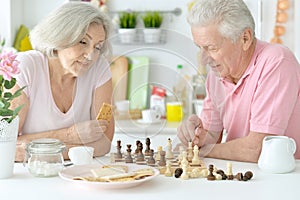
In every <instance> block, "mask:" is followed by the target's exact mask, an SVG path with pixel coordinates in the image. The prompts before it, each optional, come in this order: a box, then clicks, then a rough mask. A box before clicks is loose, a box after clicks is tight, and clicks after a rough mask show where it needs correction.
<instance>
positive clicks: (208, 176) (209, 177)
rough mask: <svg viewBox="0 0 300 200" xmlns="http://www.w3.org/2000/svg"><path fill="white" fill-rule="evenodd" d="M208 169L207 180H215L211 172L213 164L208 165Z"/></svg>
mask: <svg viewBox="0 0 300 200" xmlns="http://www.w3.org/2000/svg"><path fill="white" fill-rule="evenodd" d="M208 171H209V174H208V175H207V180H209V181H214V180H216V177H215V175H214V174H213V171H214V166H213V165H209V166H208Z"/></svg>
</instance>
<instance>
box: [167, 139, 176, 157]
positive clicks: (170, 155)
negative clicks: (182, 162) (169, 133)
mask: <svg viewBox="0 0 300 200" xmlns="http://www.w3.org/2000/svg"><path fill="white" fill-rule="evenodd" d="M166 158H167V159H172V158H174V156H173V152H172V140H171V139H170V138H169V139H168V146H167V152H166Z"/></svg>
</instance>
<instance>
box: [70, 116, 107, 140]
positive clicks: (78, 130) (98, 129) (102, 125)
mask: <svg viewBox="0 0 300 200" xmlns="http://www.w3.org/2000/svg"><path fill="white" fill-rule="evenodd" d="M107 127H108V122H107V121H105V120H91V121H85V122H80V123H77V124H74V125H73V126H71V127H70V128H69V131H68V135H67V140H68V142H69V143H71V144H87V143H91V142H95V141H97V140H100V139H101V138H102V137H103V136H104V132H105V131H106V130H107Z"/></svg>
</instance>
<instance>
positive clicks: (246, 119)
mask: <svg viewBox="0 0 300 200" xmlns="http://www.w3.org/2000/svg"><path fill="white" fill-rule="evenodd" d="M188 22H189V24H190V25H191V31H192V35H193V39H194V41H195V44H196V45H197V46H198V47H199V48H200V49H201V53H202V61H203V62H205V64H206V65H207V66H209V67H210V69H211V70H210V72H209V74H208V77H207V83H206V90H207V97H206V98H205V100H204V104H203V110H202V113H201V115H200V116H196V115H192V116H190V117H189V118H188V119H187V120H186V121H184V122H183V123H182V124H181V125H180V126H179V127H178V137H179V139H180V140H181V141H182V143H183V144H185V145H187V143H188V141H193V143H194V144H195V145H198V146H199V147H201V152H202V153H203V156H207V157H214V158H220V159H229V160H238V161H248V162H257V161H258V158H259V156H260V152H261V148H262V140H263V138H264V137H265V136H267V135H286V136H289V137H292V138H294V139H295V140H296V143H297V147H298V148H297V151H296V153H295V157H296V158H300V132H299V131H300V123H299V122H300V66H299V63H298V62H297V60H296V59H295V57H294V56H293V54H292V53H291V51H290V50H289V49H287V48H286V47H284V46H282V45H278V44H268V43H266V42H263V41H260V40H258V39H256V38H255V33H254V27H255V24H254V20H253V17H252V16H251V13H250V11H249V9H248V8H247V6H246V5H245V3H244V2H243V0H199V1H197V3H196V4H195V5H194V6H193V8H192V10H191V11H190V13H189V16H188ZM223 130H225V131H226V132H227V138H226V142H223V143H220V141H221V137H222V134H221V133H222V132H223Z"/></svg>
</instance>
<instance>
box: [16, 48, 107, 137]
mask: <svg viewBox="0 0 300 200" xmlns="http://www.w3.org/2000/svg"><path fill="white" fill-rule="evenodd" d="M17 60H19V61H20V64H19V67H20V70H21V72H20V74H18V76H17V77H16V79H17V84H18V85H19V87H23V86H26V88H25V89H24V92H25V94H26V95H27V97H28V98H29V102H30V106H29V110H28V113H27V116H26V121H25V123H24V126H23V129H22V130H21V132H22V133H37V132H43V131H48V130H56V129H61V128H67V127H70V126H71V125H73V124H74V123H77V122H82V121H87V120H91V110H92V102H93V98H94V91H95V89H96V88H98V87H100V86H101V85H103V84H104V83H106V82H107V81H108V80H109V79H110V78H111V71H110V68H109V63H108V62H107V60H106V59H105V58H104V57H102V56H100V57H99V59H98V60H97V61H96V62H95V63H94V64H93V65H92V66H91V67H90V69H89V70H88V71H87V72H86V73H85V74H83V75H81V76H79V77H77V81H76V87H75V90H76V94H75V96H74V99H73V104H72V106H71V108H70V109H69V110H68V112H67V113H63V112H61V111H60V110H59V109H58V107H57V106H56V104H55V102H54V99H53V96H52V92H51V86H50V78H49V67H48V58H47V56H45V55H44V54H42V53H41V52H39V51H35V50H32V51H26V52H22V53H19V54H18V57H17ZM62 95H63V94H62Z"/></svg>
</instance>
